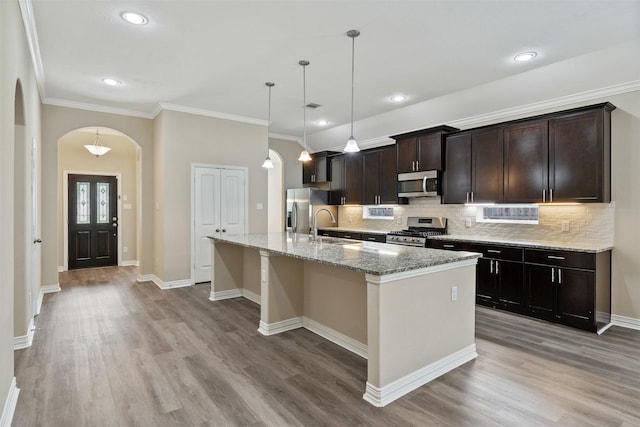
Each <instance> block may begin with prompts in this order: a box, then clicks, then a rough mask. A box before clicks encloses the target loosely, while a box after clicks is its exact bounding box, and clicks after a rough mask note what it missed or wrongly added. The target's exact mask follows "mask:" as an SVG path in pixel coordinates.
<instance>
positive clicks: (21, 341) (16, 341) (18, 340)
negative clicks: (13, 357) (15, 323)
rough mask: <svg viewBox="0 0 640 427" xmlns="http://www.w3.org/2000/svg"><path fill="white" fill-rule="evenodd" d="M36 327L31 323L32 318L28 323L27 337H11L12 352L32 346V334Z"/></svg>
mask: <svg viewBox="0 0 640 427" xmlns="http://www.w3.org/2000/svg"><path fill="white" fill-rule="evenodd" d="M35 330H36V327H35V324H34V323H33V317H32V318H31V320H30V321H29V327H28V328H27V335H21V336H19V337H13V349H14V350H22V349H25V348H29V347H31V344H33V334H34V333H35Z"/></svg>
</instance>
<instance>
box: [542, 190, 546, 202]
mask: <svg viewBox="0 0 640 427" xmlns="http://www.w3.org/2000/svg"><path fill="white" fill-rule="evenodd" d="M546 201H547V189H546V188H543V189H542V203H544V202H546Z"/></svg>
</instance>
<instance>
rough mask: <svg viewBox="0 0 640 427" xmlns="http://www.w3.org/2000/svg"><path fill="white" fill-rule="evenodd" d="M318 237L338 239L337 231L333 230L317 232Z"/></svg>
mask: <svg viewBox="0 0 640 427" xmlns="http://www.w3.org/2000/svg"><path fill="white" fill-rule="evenodd" d="M318 236H325V237H340V236H338V231H335V230H318Z"/></svg>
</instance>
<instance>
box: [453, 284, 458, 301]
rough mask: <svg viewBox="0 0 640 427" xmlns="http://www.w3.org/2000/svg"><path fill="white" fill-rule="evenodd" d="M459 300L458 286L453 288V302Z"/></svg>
mask: <svg viewBox="0 0 640 427" xmlns="http://www.w3.org/2000/svg"><path fill="white" fill-rule="evenodd" d="M457 300H458V287H457V286H452V287H451V301H457Z"/></svg>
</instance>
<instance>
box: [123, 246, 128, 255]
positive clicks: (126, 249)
mask: <svg viewBox="0 0 640 427" xmlns="http://www.w3.org/2000/svg"><path fill="white" fill-rule="evenodd" d="M127 252H129V248H128V247H126V246H123V247H122V253H123V254H126V253H127Z"/></svg>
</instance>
